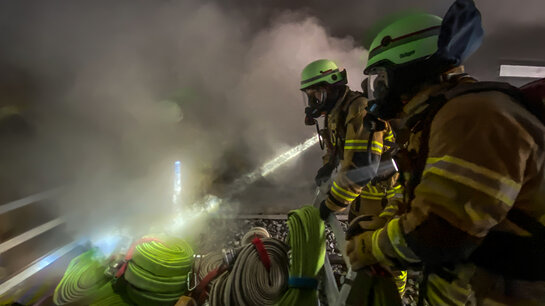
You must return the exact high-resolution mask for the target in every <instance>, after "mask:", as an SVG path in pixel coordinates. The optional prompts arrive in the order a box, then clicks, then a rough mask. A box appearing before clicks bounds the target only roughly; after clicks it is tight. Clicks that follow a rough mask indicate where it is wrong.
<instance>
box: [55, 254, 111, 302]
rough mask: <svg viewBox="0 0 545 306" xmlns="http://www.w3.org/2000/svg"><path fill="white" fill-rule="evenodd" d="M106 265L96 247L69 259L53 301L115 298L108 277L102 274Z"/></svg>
mask: <svg viewBox="0 0 545 306" xmlns="http://www.w3.org/2000/svg"><path fill="white" fill-rule="evenodd" d="M105 268H106V266H105V265H104V264H103V258H102V257H101V254H100V253H99V252H98V251H97V250H96V249H91V250H89V251H87V252H85V253H83V254H81V255H79V256H77V257H76V258H74V259H72V261H70V264H69V265H68V268H67V269H66V272H65V273H64V276H63V278H62V279H61V281H60V283H59V284H58V285H57V288H56V289H55V292H54V294H53V303H55V304H56V305H65V304H71V303H75V304H80V305H85V304H92V303H95V302H97V301H101V300H103V299H107V298H115V297H113V296H115V293H114V292H113V289H112V284H111V282H110V279H109V278H108V277H107V276H106V275H105V274H104V270H105Z"/></svg>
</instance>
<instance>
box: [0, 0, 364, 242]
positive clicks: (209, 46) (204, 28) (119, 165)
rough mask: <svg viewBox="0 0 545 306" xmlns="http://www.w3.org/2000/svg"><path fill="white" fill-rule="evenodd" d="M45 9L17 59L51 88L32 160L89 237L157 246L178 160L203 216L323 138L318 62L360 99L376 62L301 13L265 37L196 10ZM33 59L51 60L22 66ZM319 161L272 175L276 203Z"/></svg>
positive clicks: (194, 6) (27, 31)
mask: <svg viewBox="0 0 545 306" xmlns="http://www.w3.org/2000/svg"><path fill="white" fill-rule="evenodd" d="M34 6H35V7H34V8H35V9H34V10H29V11H30V12H31V13H25V14H31V15H32V16H30V17H32V18H29V19H30V20H32V22H29V23H26V24H23V25H21V33H22V34H21V37H22V39H21V42H20V45H17V46H11V49H10V48H8V49H7V51H6V52H7V53H10V52H12V54H11V55H10V56H11V58H18V62H19V63H23V64H21V69H25V70H27V71H30V73H32V74H33V75H36V76H37V78H38V80H39V81H40V82H41V85H42V86H43V87H44V88H47V90H46V91H45V93H44V94H43V95H42V96H40V98H39V99H38V100H39V101H37V102H35V104H34V106H33V107H34V109H35V110H36V113H37V114H38V115H37V117H36V118H38V119H36V121H35V122H33V124H34V125H35V126H36V127H37V136H36V139H37V140H36V141H35V143H34V147H33V150H31V151H30V152H28V151H27V152H25V153H24V154H21V155H20V156H19V158H20V159H22V160H23V161H25V160H29V159H31V160H36V159H39V160H43V161H44V162H42V163H41V165H40V167H38V168H37V169H36V170H37V171H39V172H40V176H41V177H44V178H48V177H49V178H50V177H57V178H58V177H62V179H59V181H63V182H66V183H68V184H69V185H70V186H71V188H72V189H71V190H72V191H71V192H70V193H68V194H67V195H66V196H65V197H64V200H63V205H62V211H63V214H65V215H66V217H67V220H68V222H69V225H70V228H72V229H74V230H75V231H76V232H82V231H83V232H86V233H88V232H89V231H93V229H94V228H97V227H100V228H107V227H108V226H113V225H120V224H123V225H125V226H126V225H127V224H128V225H132V226H133V228H134V229H135V232H138V231H144V232H145V231H146V229H145V226H142V225H143V224H146V223H147V222H149V221H150V220H152V219H153V218H154V217H155V216H156V215H159V214H168V213H169V212H170V209H171V201H170V197H171V195H172V190H171V189H172V163H173V162H174V161H175V160H180V161H181V163H182V165H184V168H183V169H182V185H183V187H182V189H183V192H182V196H185V197H186V199H187V202H192V201H193V200H195V199H197V198H199V197H200V196H202V194H204V193H207V192H208V191H209V190H207V189H209V188H211V187H212V186H214V185H211V184H212V182H213V181H214V180H215V179H217V177H218V176H221V174H222V172H226V173H229V171H231V169H233V170H232V171H234V172H236V173H235V174H234V175H235V176H237V174H243V173H247V172H250V171H251V170H252V169H256V168H258V167H259V166H260V165H261V164H262V163H264V162H266V161H267V160H270V159H271V158H274V157H275V156H276V155H277V154H279V153H281V152H284V151H286V150H288V149H289V148H291V147H293V146H294V145H296V144H298V143H300V142H302V141H304V140H305V139H307V138H308V137H310V136H311V135H312V134H313V133H314V132H315V130H314V129H313V128H308V127H305V126H304V124H303V117H304V113H303V105H302V102H301V94H300V91H299V82H300V79H299V77H300V72H301V70H302V69H303V67H304V66H305V65H306V64H308V63H309V62H311V61H313V60H316V59H320V58H329V59H332V60H334V61H336V62H337V63H338V64H339V65H340V66H341V67H345V68H346V69H347V71H348V78H349V85H350V86H351V87H352V88H353V89H358V90H359V84H360V82H361V78H362V73H361V71H362V69H363V63H362V62H361V58H362V56H363V55H364V53H365V52H366V51H365V50H364V49H362V48H360V47H358V46H357V44H356V42H355V41H354V39H353V38H351V37H341V38H338V37H331V36H330V35H328V33H327V31H326V30H325V29H324V28H323V26H322V25H321V24H320V21H319V20H317V19H315V18H312V17H309V16H306V15H304V14H301V13H297V12H295V13H294V12H285V13H282V14H279V15H278V16H277V17H276V18H275V19H273V20H272V21H271V22H270V24H269V25H268V26H267V27H265V28H262V29H260V30H256V29H254V28H252V26H251V24H250V23H249V22H248V21H246V20H245V19H244V18H241V16H240V14H237V13H236V12H232V11H228V10H225V9H223V8H220V7H219V6H218V5H216V4H213V3H201V2H197V1H195V2H192V1H184V2H183V3H182V2H176V1H172V2H161V3H151V2H133V1H119V2H116V4H109V2H108V5H107V4H106V3H103V2H100V1H97V2H89V3H85V4H81V3H80V4H76V3H73V2H58V3H56V6H55V8H53V7H52V6H53V5H51V4H50V5H49V6H46V5H40V4H34ZM36 7H38V8H39V9H36ZM27 17H28V16H27ZM14 22H15V23H17V22H19V24H20V21H14ZM23 48H24V49H28V50H37V53H36V54H39V56H37V57H36V56H34V54H33V53H30V54H29V53H28V52H23V53H17V52H16V51H17V50H20V49H23ZM317 151H318V150H317V149H316V151H315V153H314V154H315V155H316V156H313V158H315V162H313V164H312V167H310V168H309V164H308V163H307V164H305V163H301V157H299V158H297V159H294V160H293V161H290V162H289V163H288V165H287V167H285V168H284V169H283V170H279V172H278V173H276V174H275V175H272V177H271V179H270V182H272V184H273V186H272V187H271V189H270V192H269V194H268V196H269V197H270V198H274V197H275V196H276V195H275V194H274V187H275V186H277V187H282V186H290V185H293V184H294V182H303V181H304V182H308V183H310V182H311V181H312V177H313V175H314V172H315V171H316V169H317V166H319V163H320V160H319V157H318V155H317V154H316V153H317ZM302 158H305V157H302ZM315 166H316V167H315ZM239 168H240V169H239ZM295 185H297V184H295ZM287 203H290V202H289V201H287ZM297 203H299V202H297ZM241 205H246V204H245V203H241ZM290 205H297V204H295V202H291V204H290ZM292 208H295V207H292ZM263 209H265V208H263Z"/></svg>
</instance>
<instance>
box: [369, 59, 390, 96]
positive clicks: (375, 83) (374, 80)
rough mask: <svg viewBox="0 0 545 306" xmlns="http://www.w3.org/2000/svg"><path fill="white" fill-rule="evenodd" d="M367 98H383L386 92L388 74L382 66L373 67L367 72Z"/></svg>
mask: <svg viewBox="0 0 545 306" xmlns="http://www.w3.org/2000/svg"><path fill="white" fill-rule="evenodd" d="M367 84H368V90H369V93H368V94H369V100H375V99H381V98H384V97H385V96H386V94H387V92H388V74H387V72H386V69H384V68H380V67H379V68H375V69H373V70H372V71H371V72H370V74H369V81H368V82H367Z"/></svg>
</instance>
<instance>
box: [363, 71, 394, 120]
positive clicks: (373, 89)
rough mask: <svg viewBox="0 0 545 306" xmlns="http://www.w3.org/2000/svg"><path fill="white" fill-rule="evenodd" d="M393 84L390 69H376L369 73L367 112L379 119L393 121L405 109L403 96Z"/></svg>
mask: <svg viewBox="0 0 545 306" xmlns="http://www.w3.org/2000/svg"><path fill="white" fill-rule="evenodd" d="M393 83H394V82H393V77H392V73H391V72H390V71H389V70H388V69H386V68H384V67H376V68H373V69H371V70H370V71H369V79H368V82H367V86H368V88H367V94H368V96H369V106H368V107H367V110H368V112H369V113H371V114H372V115H374V116H375V117H377V118H381V119H383V120H389V119H393V118H395V117H396V116H397V115H398V113H399V112H401V110H402V109H403V103H402V102H401V99H400V96H401V95H400V94H398V93H397V92H396V90H395V88H393Z"/></svg>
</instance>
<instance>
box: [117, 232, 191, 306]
mask: <svg viewBox="0 0 545 306" xmlns="http://www.w3.org/2000/svg"><path fill="white" fill-rule="evenodd" d="M192 265H193V250H192V249H191V247H190V246H189V244H188V243H187V242H186V241H184V240H182V239H177V238H172V237H169V238H165V239H161V240H160V241H159V240H153V241H147V242H143V243H139V244H137V245H136V247H135V248H134V253H133V254H132V258H131V259H130V260H129V262H128V265H127V270H126V271H125V273H124V277H125V280H126V281H127V282H128V286H127V294H128V296H129V298H130V299H131V300H132V301H133V302H134V303H136V304H137V305H169V304H172V305H174V304H175V303H176V301H177V300H178V299H179V298H180V296H182V295H184V294H185V293H186V292H187V279H188V274H189V273H190V271H191V267H192Z"/></svg>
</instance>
